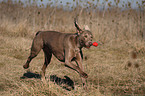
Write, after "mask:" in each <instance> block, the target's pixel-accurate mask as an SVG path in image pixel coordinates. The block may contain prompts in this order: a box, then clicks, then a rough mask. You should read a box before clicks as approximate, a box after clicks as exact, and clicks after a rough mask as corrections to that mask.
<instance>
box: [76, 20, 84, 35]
mask: <svg viewBox="0 0 145 96" xmlns="http://www.w3.org/2000/svg"><path fill="white" fill-rule="evenodd" d="M74 23H75V27H76V28H77V32H78V34H81V33H82V32H83V30H82V29H81V28H80V27H79V25H78V24H77V22H76V18H74Z"/></svg>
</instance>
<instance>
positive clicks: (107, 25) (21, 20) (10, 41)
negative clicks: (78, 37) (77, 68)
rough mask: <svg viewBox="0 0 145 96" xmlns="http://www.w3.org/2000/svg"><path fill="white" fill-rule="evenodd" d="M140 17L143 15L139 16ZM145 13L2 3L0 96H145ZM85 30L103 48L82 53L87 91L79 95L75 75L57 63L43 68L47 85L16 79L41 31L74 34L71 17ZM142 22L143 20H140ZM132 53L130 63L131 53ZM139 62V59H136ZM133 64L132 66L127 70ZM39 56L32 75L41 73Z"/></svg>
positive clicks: (31, 69)
mask: <svg viewBox="0 0 145 96" xmlns="http://www.w3.org/2000/svg"><path fill="white" fill-rule="evenodd" d="M143 12H144V11H143ZM143 12H141V13H140V12H139V11H135V10H125V11H121V10H120V9H118V8H114V9H112V10H109V11H108V10H107V11H106V12H105V14H104V17H103V12H102V11H99V10H95V12H93V11H90V12H88V11H85V9H83V10H82V11H81V10H76V9H74V10H72V11H64V10H63V9H61V8H60V9H57V8H55V7H49V6H48V7H47V8H39V7H36V6H28V7H21V5H19V4H11V3H0V34H1V35H0V58H1V60H0V95H1V96H10V95H16V96H21V95H23V96H29V95H30V96H36V95H38V96H48V95H52V96H55V95H59V96H61V95H62V96H63V95H79V96H85V95H87V96H88V95H90V96H94V95H97V96H101V95H143V94H145V91H144V89H145V83H144V80H145V70H144V69H145V46H144V45H145V42H144V40H143V38H142V33H143V26H145V25H143V23H142V21H143V20H144V18H143ZM76 15H78V23H79V24H80V25H81V27H83V26H84V25H86V24H87V25H89V27H90V29H91V31H92V32H93V35H94V41H98V40H99V41H101V42H103V43H104V44H103V45H100V46H98V47H97V48H94V47H92V48H90V49H89V50H86V49H83V51H84V55H85V58H87V59H86V61H84V62H83V66H84V68H85V72H86V73H88V75H89V77H88V79H87V84H88V91H87V92H86V91H85V90H83V88H82V86H81V80H80V78H79V75H78V74H77V73H76V72H74V71H73V70H70V69H68V68H66V67H64V65H63V64H61V62H59V61H58V60H57V59H56V58H54V56H53V59H52V62H51V64H50V66H49V67H48V68H47V72H46V78H47V81H48V84H47V85H43V83H42V82H41V80H40V79H36V78H28V79H20V77H22V76H23V74H24V73H25V70H24V69H23V68H22V66H23V64H24V63H25V62H26V59H27V57H28V55H29V52H30V47H31V42H32V39H33V37H34V36H35V34H36V32H37V31H39V30H57V31H62V32H75V27H74V24H73V20H74V17H76ZM140 17H142V18H140ZM132 50H135V52H136V53H135V54H134V53H133V55H132V56H133V57H132V58H135V60H133V59H132V58H131V57H130V56H131V55H130V53H131V52H133V51H132ZM136 57H137V58H136ZM129 62H131V66H130V64H129ZM42 63H43V53H42V52H40V54H39V55H38V57H36V58H35V59H34V60H33V61H32V62H31V65H30V71H31V72H33V73H40V70H41V67H42ZM50 75H57V76H58V77H61V78H63V77H64V76H65V75H66V76H68V77H70V78H71V79H72V80H73V81H74V82H75V90H72V91H67V90H65V89H62V87H60V86H59V85H56V84H54V83H53V82H51V81H50V80H49V77H50Z"/></svg>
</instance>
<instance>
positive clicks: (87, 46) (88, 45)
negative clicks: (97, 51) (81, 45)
mask: <svg viewBox="0 0 145 96" xmlns="http://www.w3.org/2000/svg"><path fill="white" fill-rule="evenodd" d="M92 44H93V42H92V41H88V42H86V44H85V47H86V48H88V49H89V48H90V47H91V46H92Z"/></svg>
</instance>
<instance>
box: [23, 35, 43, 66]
mask: <svg viewBox="0 0 145 96" xmlns="http://www.w3.org/2000/svg"><path fill="white" fill-rule="evenodd" d="M42 47H43V42H42V40H41V39H40V37H38V36H36V37H35V38H34V40H33V43H32V47H31V52H30V56H29V57H28V59H27V62H26V64H25V65H24V66H23V67H24V68H25V69H27V68H29V63H30V62H31V60H32V59H33V58H34V57H36V56H37V55H38V53H39V52H40V50H41V49H42Z"/></svg>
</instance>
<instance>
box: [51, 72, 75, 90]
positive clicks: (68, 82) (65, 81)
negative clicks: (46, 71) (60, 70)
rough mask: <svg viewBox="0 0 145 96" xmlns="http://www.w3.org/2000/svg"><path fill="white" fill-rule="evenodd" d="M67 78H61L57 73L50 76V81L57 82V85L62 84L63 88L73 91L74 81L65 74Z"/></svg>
mask: <svg viewBox="0 0 145 96" xmlns="http://www.w3.org/2000/svg"><path fill="white" fill-rule="evenodd" d="M64 77H65V79H62V78H59V77H57V76H56V75H51V76H50V81H52V82H54V83H56V84H57V85H59V86H61V87H62V88H63V89H66V90H68V91H71V90H73V89H74V82H73V81H72V80H71V79H70V78H69V77H68V76H64Z"/></svg>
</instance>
